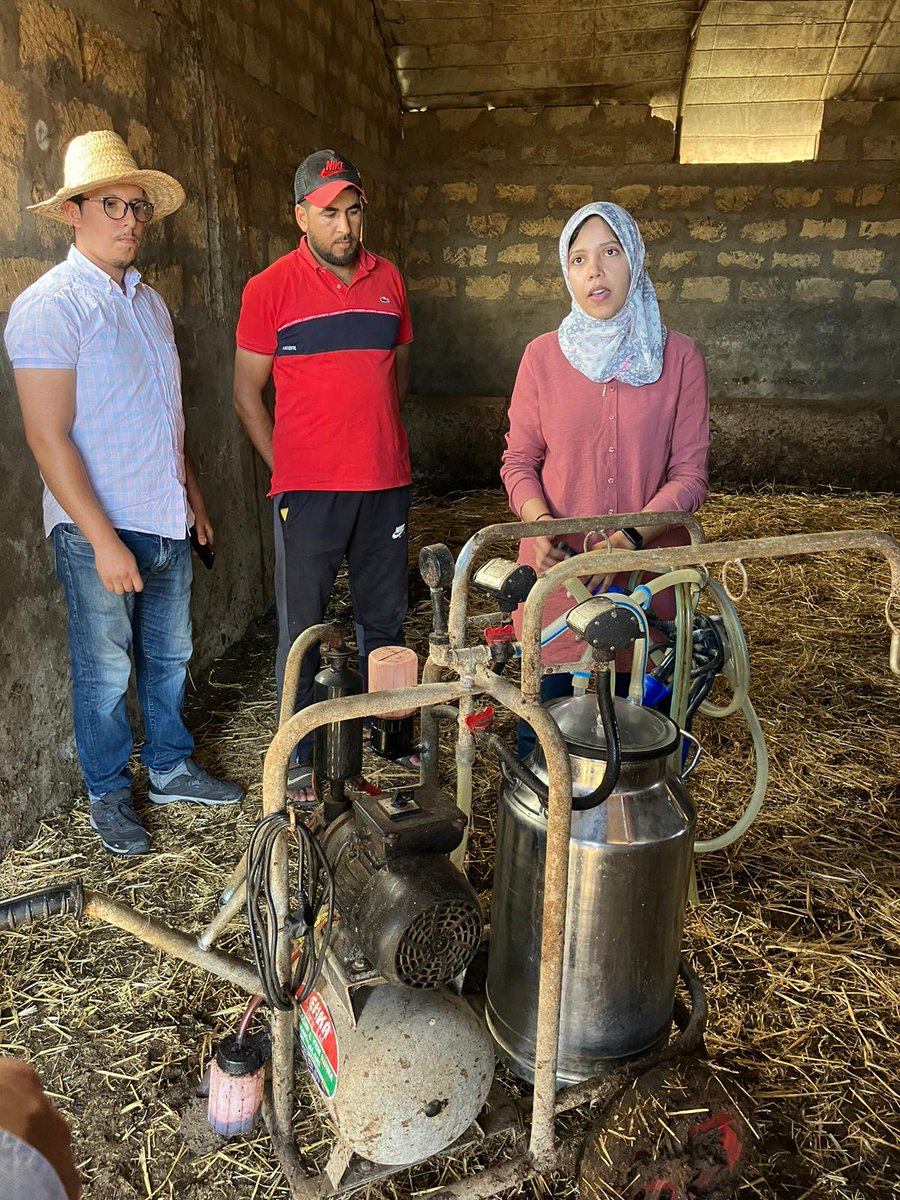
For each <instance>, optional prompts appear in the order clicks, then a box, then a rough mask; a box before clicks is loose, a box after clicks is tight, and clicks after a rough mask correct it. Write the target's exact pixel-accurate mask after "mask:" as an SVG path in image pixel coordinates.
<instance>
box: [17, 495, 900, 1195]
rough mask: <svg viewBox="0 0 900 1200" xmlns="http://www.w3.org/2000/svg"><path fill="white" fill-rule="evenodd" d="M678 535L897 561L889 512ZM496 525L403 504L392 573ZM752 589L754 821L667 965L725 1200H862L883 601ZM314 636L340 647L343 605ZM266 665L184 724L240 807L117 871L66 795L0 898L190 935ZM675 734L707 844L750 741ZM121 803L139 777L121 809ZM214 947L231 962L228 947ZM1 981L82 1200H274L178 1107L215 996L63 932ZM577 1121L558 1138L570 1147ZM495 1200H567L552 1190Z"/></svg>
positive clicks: (865, 575)
mask: <svg viewBox="0 0 900 1200" xmlns="http://www.w3.org/2000/svg"><path fill="white" fill-rule="evenodd" d="M700 515H701V518H702V521H703V524H704V527H705V529H706V532H707V537H708V538H709V539H710V540H712V539H713V538H719V537H721V538H727V537H737V536H763V535H765V534H774V533H792V532H799V531H813V530H827V529H839V528H857V527H874V528H881V529H887V530H888V531H889V532H891V533H893V535H894V536H895V537H897V538H898V539H900V504H898V502H897V500H896V499H895V498H894V497H888V496H860V495H844V494H830V495H826V496H802V495H797V494H790V495H775V494H771V493H766V494H755V495H745V496H735V495H728V496H725V495H718V496H713V497H711V498H710V500H709V501H708V503H707V505H706V506H705V507H704V509H703V512H702V513H701V514H700ZM506 519H507V513H506V511H505V505H504V502H503V499H502V497H501V496H500V495H499V494H498V493H495V492H489V493H478V494H477V495H476V494H469V495H467V496H464V497H461V498H460V499H458V500H456V501H435V502H431V503H429V502H425V503H421V504H420V505H419V506H418V507H417V510H416V512H415V513H414V516H413V521H412V524H411V527H412V529H413V532H414V537H415V544H414V546H413V548H412V552H413V559H414V558H415V555H416V554H417V553H418V549H419V547H420V546H421V545H423V544H425V543H427V542H434V541H446V542H447V543H448V544H449V545H450V547H451V549H452V550H453V551H454V552H456V551H457V550H458V549H459V547H460V546H461V545H462V543H463V541H464V540H465V538H466V537H467V536H469V535H470V534H471V533H472V532H474V531H475V530H476V529H478V528H479V527H481V526H483V525H486V524H489V523H492V522H493V521H498V520H506ZM749 576H750V578H749V591H748V594H747V596H746V598H745V599H744V600H742V601H741V603H740V604H739V611H740V614H741V618H742V620H743V622H744V625H745V629H746V632H747V636H748V641H749V644H750V654H751V662H752V664H753V672H754V676H753V685H752V697H753V700H754V703H755V705H756V707H757V710H758V713H759V716H760V718H761V721H762V724H763V727H764V730H765V733H766V737H767V740H768V744H769V749H770V755H771V785H770V790H769V797H768V799H767V803H766V806H765V808H764V810H763V812H762V814H761V815H760V817H759V819H758V820H757V822H756V823H755V825H754V826H753V827H752V829H751V830H750V831H749V832H748V833H747V835H746V836H745V837H744V838H743V839H742V840H741V841H740V842H739V843H738V844H737V845H735V846H733V847H731V848H730V849H728V850H726V851H723V852H719V853H714V854H709V855H705V856H703V857H701V858H700V859H698V864H697V881H698V889H699V899H698V903H697V904H696V905H695V906H694V907H692V908H691V909H690V911H689V913H688V917H687V924H686V933H685V951H686V954H687V955H688V957H689V958H690V959H691V961H692V962H693V964H694V966H695V967H696V969H697V970H698V971H699V973H700V975H701V977H702V978H703V980H704V983H705V985H706V988H707V992H708V996H709V1002H710V1018H709V1029H708V1036H707V1049H708V1052H709V1055H710V1063H711V1067H712V1071H713V1073H714V1075H715V1078H716V1080H717V1081H718V1084H719V1085H721V1087H722V1088H724V1089H725V1091H726V1092H727V1093H728V1094H729V1095H732V1096H733V1097H734V1098H735V1099H736V1100H737V1101H738V1102H740V1103H741V1105H742V1107H743V1108H744V1110H745V1112H746V1114H747V1116H748V1121H749V1129H750V1145H749V1162H748V1164H747V1167H746V1174H745V1181H744V1183H743V1185H742V1189H741V1192H740V1195H741V1197H746V1198H749V1197H758V1198H759V1200H863V1198H865V1200H887V1197H889V1196H891V1197H892V1196H895V1195H896V1187H897V1181H898V1179H900V1148H898V1147H900V1037H898V1030H900V969H898V967H900V943H898V938H900V933H898V929H900V901H898V883H900V815H898V814H900V807H898V799H900V722H898V707H900V705H898V701H900V680H898V679H896V678H893V677H892V676H891V675H890V672H889V670H888V644H889V636H888V633H887V631H886V628H885V624H884V614H883V609H884V602H885V599H886V596H887V591H888V581H889V575H888V571H887V568H886V566H885V564H884V562H883V561H882V560H879V559H878V558H877V557H875V556H862V557H857V558H856V559H852V558H851V557H850V556H848V555H840V556H838V555H834V556H828V557H825V556H820V557H817V558H813V559H805V560H794V561H791V560H783V561H781V562H779V563H756V564H751V565H750V567H749ZM413 594H414V598H415V606H414V609H413V611H412V612H411V617H410V633H409V640H410V643H411V644H412V645H413V646H414V647H415V648H416V649H417V650H418V651H419V652H420V653H422V652H423V651H424V649H425V646H426V638H427V633H428V620H429V615H428V613H429V610H428V604H427V600H426V598H425V593H424V590H423V589H422V588H421V586H420V585H416V586H415V587H414V592H413ZM333 610H334V611H333V615H334V617H335V619H336V620H338V621H339V622H343V623H344V624H345V626H346V628H347V631H348V633H349V630H350V613H349V608H348V601H347V598H346V589H342V590H339V594H338V596H337V599H336V603H335V604H334V606H333ZM895 615H896V614H895ZM273 653H274V628H273V625H272V623H271V621H263V622H261V623H260V624H259V625H258V626H257V627H256V628H254V629H252V630H250V631H249V632H248V634H247V636H246V637H245V639H244V640H243V641H242V643H241V644H240V645H239V646H237V647H235V648H234V650H233V651H232V652H231V653H230V654H229V656H228V658H227V659H226V660H225V661H223V662H221V663H220V664H217V665H216V666H215V667H214V668H213V669H212V670H211V671H210V672H209V675H208V678H206V679H204V680H198V681H196V685H197V686H196V689H195V693H194V695H193V696H192V698H191V710H192V723H193V726H194V728H195V730H196V732H197V734H198V742H199V745H200V747H201V748H202V749H201V751H200V752H198V757H200V758H201V759H202V760H203V761H204V763H205V765H207V766H208V767H209V768H210V769H212V770H214V771H217V772H219V773H222V774H226V775H229V776H231V777H233V778H237V779H239V780H240V781H241V782H242V783H245V784H246V785H247V786H248V789H249V791H248V797H247V799H246V801H245V802H244V804H243V805H242V806H241V808H240V809H239V810H238V811H226V812H208V811H202V812H192V811H178V810H172V809H164V810H153V811H150V812H148V813H147V821H148V825H149V827H150V829H151V832H152V834H153V838H154V851H155V852H154V854H153V855H152V856H150V857H147V858H142V859H134V860H126V861H122V860H113V859H111V858H110V857H109V856H108V855H106V854H105V852H104V851H103V850H102V848H100V846H99V843H98V842H97V841H96V839H95V837H94V835H93V834H91V833H90V831H89V830H88V828H87V805H86V800H85V798H84V797H79V798H77V799H76V801H75V803H74V807H72V808H71V810H69V811H64V810H62V809H61V810H60V812H59V813H58V814H57V815H56V816H55V817H54V818H53V819H52V820H50V821H48V822H46V823H45V824H44V825H43V826H42V827H41V829H40V831H39V834H38V836H37V837H36V838H35V839H34V840H33V841H32V842H31V843H30V844H29V845H27V846H24V847H22V848H20V849H17V850H15V851H13V852H12V853H10V854H9V855H8V856H7V858H6V859H5V860H4V862H3V863H2V864H0V895H12V894H14V893H17V892H21V891H26V890H29V889H31V888H36V887H41V886H46V885H48V884H51V883H54V882H56V881H59V880H65V879H72V878H75V877H80V878H82V879H84V881H85V883H86V884H87V885H89V886H91V887H93V888H96V889H98V890H100V891H103V892H106V893H107V894H109V895H111V896H114V897H116V898H118V899H121V900H124V901H127V902H128V903H130V904H134V905H136V906H138V907H139V908H140V909H141V910H142V911H145V912H147V913H152V914H154V915H156V916H158V917H160V918H162V919H164V920H166V921H168V922H170V923H172V924H174V925H176V926H179V927H181V928H183V929H186V930H189V931H196V930H198V929H199V928H200V927H201V926H202V925H203V924H204V923H205V922H206V921H208V920H209V919H210V917H211V916H212V915H213V913H214V912H215V901H216V897H217V895H218V892H219V890H220V888H221V885H222V882H223V879H224V876H225V875H226V874H227V873H228V872H229V871H230V869H231V867H232V865H233V864H234V863H235V862H236V860H237V858H238V857H239V855H240V853H241V852H242V850H243V848H244V846H245V845H246V842H247V838H248V835H249V831H250V829H251V827H252V824H253V821H254V819H255V818H256V816H258V813H259V802H260V772H261V763H262V758H263V755H264V753H265V750H266V748H267V746H268V742H269V740H270V738H271V735H272V732H273V725H274V700H273V689H272V682H271V664H272V658H273ZM695 732H697V733H698V735H699V736H700V738H701V740H702V742H703V744H704V747H705V754H704V756H703V758H702V759H701V763H700V766H699V767H698V768H697V770H696V772H695V773H694V775H693V776H692V778H691V790H692V793H693V795H694V797H695V800H696V802H697V804H698V809H699V822H700V830H701V836H713V835H714V834H715V833H718V832H721V831H723V830H724V829H726V828H727V827H728V826H729V825H730V824H731V823H732V822H733V821H734V819H735V818H736V816H737V815H738V813H739V812H740V810H741V809H742V807H743V805H744V804H745V802H746V799H747V797H748V796H749V794H750V790H751V788H752V781H753V764H752V756H751V753H750V741H749V738H748V736H747V734H746V730H745V728H744V727H743V726H742V722H741V720H740V718H739V717H731V718H729V719H727V720H724V721H718V722H716V721H712V720H708V719H703V720H701V721H700V722H698V724H697V725H696V726H695ZM445 757H446V756H445ZM446 761H447V764H448V770H447V773H446V779H447V782H450V780H451V774H450V771H449V764H450V763H452V757H446ZM496 783H497V772H496V768H494V767H493V766H488V765H484V766H481V765H479V766H478V767H476V801H475V802H476V812H475V824H474V834H473V842H472V851H471V867H470V874H471V877H472V879H473V882H474V883H475V886H476V887H477V888H478V889H479V890H480V891H481V892H482V893H483V894H484V895H485V898H487V894H488V892H489V888H490V863H491V854H492V845H493V814H494V807H495V797H496ZM145 787H146V781H145V778H144V776H143V774H142V773H139V775H138V779H137V783H136V794H137V796H138V799H139V803H140V797H141V795H142V793H143V791H144V789H145ZM222 945H223V948H229V949H234V950H235V951H236V952H239V953H241V954H242V955H244V954H246V953H247V947H246V938H245V935H244V933H243V928H242V923H241V921H238V922H236V923H235V925H234V927H233V932H231V933H230V934H229V935H228V937H227V938H226V939H225V940H224V941H223V943H222ZM0 969H2V972H3V984H2V990H0V1050H2V1052H3V1053H7V1054H16V1055H20V1056H22V1057H25V1058H27V1059H28V1060H29V1061H31V1062H33V1063H34V1065H35V1066H36V1067H37V1069H38V1070H39V1071H40V1073H41V1075H42V1077H43V1079H44V1081H45V1084H46V1085H47V1087H48V1089H49V1091H50V1093H51V1094H52V1096H53V1097H54V1098H55V1100H56V1101H57V1103H58V1104H59V1105H60V1107H61V1108H62V1110H63V1111H64V1112H65V1113H66V1115H67V1116H68V1117H69V1119H70V1120H71V1121H72V1124H73V1128H74V1143H75V1150H76V1155H77V1159H78V1164H79V1167H80V1170H81V1172H82V1175H83V1179H84V1196H85V1200H132V1198H140V1200H165V1198H167V1197H174V1196H180V1197H190V1198H191V1200H213V1198H214V1197H215V1198H216V1200H220V1198H224V1197H228V1198H230V1197H234V1198H235V1200H276V1198H277V1200H287V1197H288V1191H287V1188H286V1187H285V1185H284V1184H283V1182H282V1181H281V1177H280V1174H279V1172H278V1170H277V1168H276V1166H275V1163H274V1159H273V1157H272V1154H271V1152H270V1147H269V1143H268V1139H267V1137H266V1136H265V1134H263V1133H258V1134H256V1135H255V1136H253V1137H252V1138H250V1139H248V1140H244V1141H234V1142H230V1143H222V1142H219V1141H218V1140H217V1139H215V1138H214V1137H213V1135H212V1134H211V1133H210V1132H209V1131H208V1129H207V1127H206V1125H205V1120H204V1119H203V1112H202V1103H201V1102H200V1101H198V1100H197V1099H196V1089H197V1085H198V1082H199V1080H200V1078H201V1075H202V1073H203V1069H204V1066H205V1064H206V1063H207V1061H208V1059H209V1054H210V1048H211V1046H213V1044H214V1043H215V1042H216V1041H217V1040H218V1039H219V1038H220V1037H222V1036H223V1035H225V1034H227V1033H228V1032H230V1031H232V1030H233V1028H234V1026H235V1024H236V1022H237V1021H238V1019H239V1017H240V1014H241V1012H242V1010H243V1008H244V1004H245V1000H244V998H243V997H242V996H241V995H240V994H239V993H238V992H237V990H235V989H232V988H230V987H228V986H227V985H223V984H220V983H218V982H216V981H214V980H212V979H210V978H209V977H207V976H205V975H203V974H202V973H201V972H199V971H197V970H194V969H192V968H189V967H187V966H183V965H181V964H179V963H177V962H175V961H173V960H171V959H167V958H163V957H162V956H161V955H159V954H157V953H156V952H154V951H151V950H149V949H145V948H144V947H142V946H141V945H139V944H138V943H137V942H136V941H134V940H133V939H131V938H129V937H128V936H127V935H125V934H120V933H118V932H117V931H116V930H114V929H111V928H109V927H106V926H99V925H96V924H87V923H85V924H84V925H81V926H79V925H78V924H77V923H76V922H75V921H74V920H72V919H68V918H67V919H63V920H59V921H57V922H55V923H53V924H49V925H46V926H43V927H40V928H38V929H36V930H34V931H33V932H31V933H27V932H22V933H18V934H6V935H3V936H2V937H0ZM301 1099H302V1106H301V1109H300V1111H299V1112H298V1118H297V1127H296V1133H297V1139H298V1143H299V1145H300V1147H301V1151H302V1154H303V1157H304V1160H305V1161H306V1162H307V1163H308V1164H309V1165H310V1166H313V1165H314V1164H320V1163H321V1162H322V1161H323V1160H324V1158H325V1157H327V1153H328V1150H329V1139H330V1131H329V1125H328V1121H327V1119H326V1118H325V1117H324V1116H323V1115H322V1114H321V1113H320V1111H319V1110H318V1109H317V1108H316V1107H315V1105H314V1102H313V1101H312V1100H311V1097H310V1095H309V1093H308V1092H304V1094H303V1096H302V1097H301ZM662 1115H663V1117H664V1116H665V1114H664V1113H663V1114H662ZM592 1119H593V1117H592V1114H591V1113H590V1112H582V1113H580V1114H576V1115H575V1116H573V1117H570V1118H567V1121H568V1122H570V1123H572V1122H574V1125H575V1127H576V1128H577V1127H579V1123H580V1126H581V1127H583V1128H584V1129H585V1130H587V1129H588V1127H589V1126H590V1125H591V1123H592ZM569 1127H570V1128H571V1127H572V1125H571V1124H570V1125H569ZM508 1149H509V1148H508V1147H504V1146H503V1145H501V1146H492V1147H490V1149H489V1151H487V1152H485V1153H483V1154H482V1155H481V1156H480V1158H479V1157H475V1156H470V1157H468V1158H465V1159H462V1158H455V1159H448V1160H446V1161H443V1162H441V1163H439V1164H438V1165H437V1166H434V1165H432V1166H427V1167H422V1168H416V1169H414V1170H412V1171H410V1172H405V1173H403V1174H401V1175H399V1176H397V1177H395V1179H394V1180H393V1181H391V1182H390V1183H387V1184H384V1185H381V1186H380V1187H372V1188H371V1189H369V1191H368V1193H367V1194H368V1195H369V1196H370V1197H371V1198H372V1200H375V1198H376V1197H394V1198H402V1197H412V1196H426V1195H427V1194H428V1191H429V1190H430V1189H433V1188H435V1187H436V1186H438V1185H439V1184H440V1183H442V1182H446V1181H447V1180H449V1179H455V1178H459V1177H460V1176H461V1175H462V1174H464V1173H466V1172H467V1171H468V1170H470V1169H472V1168H473V1167H474V1166H476V1165H477V1163H479V1162H488V1161H492V1158H495V1157H497V1156H498V1155H499V1156H502V1155H503V1154H504V1153H508ZM513 1194H515V1195H520V1196H554V1197H561V1198H562V1197H574V1196H575V1195H576V1194H577V1188H576V1185H575V1184H574V1183H572V1182H570V1181H565V1180H562V1179H552V1178H551V1179H547V1180H544V1181H535V1182H532V1183H529V1184H528V1185H526V1186H525V1187H523V1188H522V1189H520V1190H519V1191H517V1192H514V1193H513V1192H511V1193H510V1195H513ZM598 1194H599V1193H598ZM621 1194H622V1193H621V1192H619V1191H616V1190H614V1189H613V1190H610V1191H609V1196H611V1197H612V1196H616V1195H621ZM592 1195H593V1193H592Z"/></svg>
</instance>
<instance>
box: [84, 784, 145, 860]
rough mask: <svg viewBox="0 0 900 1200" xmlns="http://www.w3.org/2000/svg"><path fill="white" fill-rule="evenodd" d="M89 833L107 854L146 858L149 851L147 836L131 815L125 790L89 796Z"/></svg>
mask: <svg viewBox="0 0 900 1200" xmlns="http://www.w3.org/2000/svg"><path fill="white" fill-rule="evenodd" d="M91 829H93V830H95V831H96V832H97V833H99V835H100V841H101V842H102V843H103V846H104V849H106V850H108V851H109V852H110V854H146V853H147V851H148V850H149V849H150V835H149V834H148V833H147V830H146V829H145V828H144V826H143V825H142V824H141V819H140V817H139V816H138V815H137V813H136V812H135V811H134V804H133V803H132V800H131V792H130V791H129V790H128V788H119V790H118V791H115V792H107V793H106V794H105V795H103V796H91Z"/></svg>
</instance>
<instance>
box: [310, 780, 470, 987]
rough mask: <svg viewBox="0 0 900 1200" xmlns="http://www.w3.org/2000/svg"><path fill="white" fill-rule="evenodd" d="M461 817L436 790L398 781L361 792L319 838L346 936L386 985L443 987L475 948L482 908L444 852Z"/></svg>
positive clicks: (455, 841)
mask: <svg viewBox="0 0 900 1200" xmlns="http://www.w3.org/2000/svg"><path fill="white" fill-rule="evenodd" d="M465 820H466V819H465V817H464V815H463V814H462V812H460V810H459V809H458V808H457V807H456V805H455V804H454V803H453V801H452V800H451V799H450V798H449V797H448V796H446V795H445V794H444V793H443V792H441V791H440V789H438V788H435V787H424V786H423V787H416V788H402V789H397V790H396V791H390V792H385V793H382V794H381V795H379V796H364V797H360V798H359V799H357V800H355V801H354V804H353V809H352V811H351V812H349V813H347V814H346V815H345V816H344V817H343V818H341V819H340V820H339V821H336V822H334V823H333V824H332V825H330V826H329V827H328V828H327V830H326V831H325V833H324V834H323V836H322V843H323V846H324V849H325V853H326V855H327V857H328V859H329V861H330V862H331V864H332V867H333V870H334V875H335V908H336V910H337V913H338V915H339V917H340V921H341V924H342V926H343V930H344V934H345V936H349V937H350V938H351V939H352V941H353V943H354V944H355V951H356V952H357V955H356V956H357V957H361V958H362V959H364V960H365V961H366V962H367V963H368V964H370V966H371V967H372V968H374V970H375V971H376V972H377V974H378V975H380V976H381V977H382V978H384V979H386V980H388V981H389V982H391V983H396V984H402V985H403V986H405V987H410V988H415V989H429V988H439V987H441V986H443V985H445V984H448V983H450V982H451V981H452V980H453V979H455V978H457V976H459V975H461V974H462V973H463V971H465V969H466V967H468V965H469V963H471V961H472V959H473V958H474V957H475V954H476V952H477V951H478V947H479V945H480V944H481V934H482V928H483V917H482V913H481V905H480V904H479V901H478V897H477V895H476V894H475V891H474V889H473V888H472V886H471V884H470V883H469V882H468V880H467V879H466V878H465V876H464V875H463V874H462V872H461V871H459V870H458V869H457V868H456V867H455V866H454V865H453V864H452V863H451V862H450V860H449V858H448V857H447V855H449V854H450V853H451V852H452V851H453V850H455V849H456V847H457V846H458V845H459V843H460V841H461V840H462V835H463V830H464V829H465ZM352 954H353V952H350V954H349V956H350V957H352Z"/></svg>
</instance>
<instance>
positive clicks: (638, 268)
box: [558, 203, 666, 387]
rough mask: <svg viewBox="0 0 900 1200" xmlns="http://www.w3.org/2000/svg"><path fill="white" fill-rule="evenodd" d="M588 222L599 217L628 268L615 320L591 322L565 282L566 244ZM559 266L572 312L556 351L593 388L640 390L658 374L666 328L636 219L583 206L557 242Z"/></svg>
mask: <svg viewBox="0 0 900 1200" xmlns="http://www.w3.org/2000/svg"><path fill="white" fill-rule="evenodd" d="M588 217H602V218H603V220H604V221H605V222H606V223H607V225H608V226H609V227H610V229H611V230H612V231H613V233H614V234H615V235H616V237H617V238H618V239H619V242H620V244H621V246H622V249H623V251H624V252H625V257H626V258H627V259H628V265H629V267H630V268H631V283H630V285H629V288H628V296H627V297H626V299H625V303H624V304H623V305H622V307H621V308H620V309H619V311H618V312H617V313H616V315H615V316H614V317H607V318H602V317H590V316H588V314H587V313H586V312H585V311H584V309H583V308H582V307H581V306H580V305H579V303H578V301H577V300H576V299H575V294H574V292H573V291H572V285H571V284H570V283H569V269H568V268H569V243H570V242H571V240H572V236H573V234H574V233H575V230H576V229H577V228H578V226H579V225H580V224H581V223H582V222H583V221H585V220H587V218H588ZM559 262H560V265H561V267H562V273H563V279H565V281H566V287H567V288H568V289H569V295H570V296H571V297H572V311H571V312H570V313H569V314H568V315H567V316H566V317H564V318H563V321H562V324H561V325H560V327H559V335H558V336H559V348H560V349H561V350H562V352H563V354H564V355H565V356H566V358H567V359H568V360H569V362H570V363H571V364H572V366H573V367H574V368H575V370H576V371H580V372H581V374H582V375H586V376H587V377H588V379H590V380H591V381H592V382H593V383H608V382H609V381H610V380H611V379H618V380H620V381H621V382H622V383H630V384H633V385H634V386H635V387H640V386H641V385H642V384H645V383H656V381H657V379H659V377H660V375H661V374H662V368H663V347H664V346H665V344H666V327H665V325H663V323H662V321H661V319H660V315H659V304H658V302H657V299H656V292H655V291H654V290H653V284H652V283H651V282H650V276H649V275H648V274H647V272H646V270H645V268H644V239H643V238H642V237H641V235H640V231H639V230H638V227H637V225H636V223H635V221H634V218H633V217H632V216H631V215H630V214H629V213H627V212H626V211H625V209H624V208H620V207H619V206H618V204H607V203H598V204H586V205H585V206H584V208H579V210H578V212H577V213H574V214H573V215H572V216H571V217H570V218H569V220H568V221H567V223H566V227H565V229H564V230H563V231H562V237H561V238H560V239H559Z"/></svg>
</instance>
